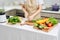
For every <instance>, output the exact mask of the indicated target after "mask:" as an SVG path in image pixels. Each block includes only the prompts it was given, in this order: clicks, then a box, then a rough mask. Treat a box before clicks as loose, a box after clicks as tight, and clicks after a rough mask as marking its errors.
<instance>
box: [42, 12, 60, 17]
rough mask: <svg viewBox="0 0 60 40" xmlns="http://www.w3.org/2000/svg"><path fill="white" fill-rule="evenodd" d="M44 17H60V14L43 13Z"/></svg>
mask: <svg viewBox="0 0 60 40" xmlns="http://www.w3.org/2000/svg"><path fill="white" fill-rule="evenodd" d="M41 16H42V17H55V18H60V14H57V13H41Z"/></svg>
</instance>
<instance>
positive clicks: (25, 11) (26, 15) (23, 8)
mask: <svg viewBox="0 0 60 40" xmlns="http://www.w3.org/2000/svg"><path fill="white" fill-rule="evenodd" d="M22 10H23V11H24V13H25V18H28V12H27V10H26V8H25V6H24V5H22Z"/></svg>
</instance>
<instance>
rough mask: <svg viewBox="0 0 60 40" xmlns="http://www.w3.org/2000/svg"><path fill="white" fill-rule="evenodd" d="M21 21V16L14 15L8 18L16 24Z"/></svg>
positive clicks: (9, 21)
mask: <svg viewBox="0 0 60 40" xmlns="http://www.w3.org/2000/svg"><path fill="white" fill-rule="evenodd" d="M20 22H21V18H20V17H19V16H13V17H10V18H8V23H11V24H16V23H20Z"/></svg>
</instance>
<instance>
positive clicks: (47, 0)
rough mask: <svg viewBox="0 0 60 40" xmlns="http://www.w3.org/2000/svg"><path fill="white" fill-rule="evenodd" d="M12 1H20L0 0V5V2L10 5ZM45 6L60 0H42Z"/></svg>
mask: <svg viewBox="0 0 60 40" xmlns="http://www.w3.org/2000/svg"><path fill="white" fill-rule="evenodd" d="M14 1H18V2H19V1H21V0H0V6H3V4H2V3H4V5H5V6H9V5H12V3H13V2H14ZM44 3H45V4H44V5H45V6H51V5H52V4H55V3H58V4H59V5H60V0H44Z"/></svg>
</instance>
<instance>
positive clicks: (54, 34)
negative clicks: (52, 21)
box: [0, 22, 60, 40]
mask: <svg viewBox="0 0 60 40" xmlns="http://www.w3.org/2000/svg"><path fill="white" fill-rule="evenodd" d="M59 31H60V23H58V24H57V25H56V26H55V28H53V29H52V30H51V31H49V32H43V31H41V30H36V29H33V26H29V25H23V26H21V25H20V24H16V25H10V24H7V22H5V23H0V35H1V36H2V37H1V36H0V40H2V38H3V39H4V40H7V39H8V38H9V39H10V40H28V39H29V40H41V39H42V40H48V39H49V40H60V39H59V37H60V34H59V33H60V32H59ZM4 34H5V35H4ZM9 39H8V40H9Z"/></svg>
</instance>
